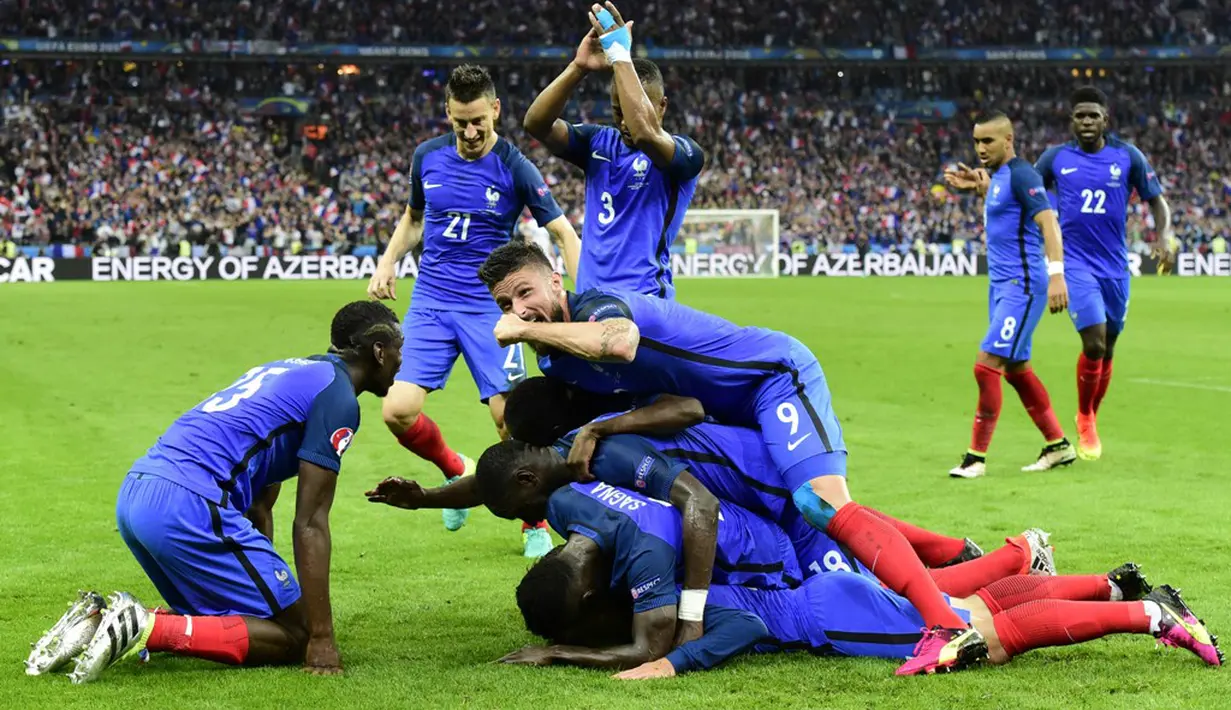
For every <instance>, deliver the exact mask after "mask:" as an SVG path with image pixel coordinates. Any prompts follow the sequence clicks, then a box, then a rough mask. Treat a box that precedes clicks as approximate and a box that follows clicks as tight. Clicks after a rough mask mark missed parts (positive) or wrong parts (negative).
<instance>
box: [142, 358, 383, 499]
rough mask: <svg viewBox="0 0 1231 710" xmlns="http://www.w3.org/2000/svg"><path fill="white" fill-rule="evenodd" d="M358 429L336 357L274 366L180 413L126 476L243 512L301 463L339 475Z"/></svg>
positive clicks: (346, 377) (355, 406)
mask: <svg viewBox="0 0 1231 710" xmlns="http://www.w3.org/2000/svg"><path fill="white" fill-rule="evenodd" d="M358 430H359V401H358V399H357V398H356V396H355V387H354V385H353V384H352V383H351V378H350V374H349V373H348V371H347V368H346V364H345V363H343V362H342V360H341V359H340V358H338V357H336V356H334V355H317V356H313V357H309V358H291V359H288V360H277V361H275V362H271V363H267V364H265V365H261V366H259V367H254V368H252V369H251V370H249V371H248V372H246V373H245V374H244V376H243V377H240V378H239V379H238V380H236V381H235V383H234V384H232V385H231V386H230V387H228V388H226V389H224V390H221V391H220V392H218V393H216V394H214V395H211V396H210V397H208V398H206V399H205V401H203V402H201V403H200V404H198V405H197V406H195V407H193V408H192V409H190V410H188V411H187V412H185V413H184V414H183V415H181V416H180V418H179V419H176V420H175V423H174V424H172V425H171V427H170V428H169V429H167V431H166V432H165V433H164V434H163V435H162V436H161V437H159V438H158V442H157V443H155V444H154V445H153V446H152V447H150V449H149V451H148V452H146V454H145V456H142V457H141V458H140V459H137V462H136V463H134V464H133V466H132V470H133V472H136V473H145V474H149V475H153V476H158V477H159V478H164V479H166V480H168V481H172V482H174V483H176V484H179V485H181V486H183V487H184V488H187V489H188V490H190V491H192V492H194V493H196V494H197V495H200V496H202V497H204V498H206V499H207V500H210V501H213V502H215V503H217V504H218V505H219V506H220V507H223V508H234V509H236V510H239V511H241V512H243V511H246V510H247V509H248V506H250V505H251V504H252V499H253V497H254V496H255V495H256V494H257V493H259V492H260V491H261V489H262V488H264V487H265V486H268V485H270V484H273V483H279V482H281V481H284V480H286V479H288V478H291V477H292V476H295V475H296V474H297V473H298V472H299V462H300V461H301V460H302V461H307V462H309V463H313V464H316V465H317V466H320V467H321V468H324V469H328V470H330V471H335V472H336V471H338V470H340V469H341V466H342V454H343V452H345V451H346V448H347V447H348V446H349V445H350V443H351V440H352V439H353V438H354V436H355V432H357V431H358Z"/></svg>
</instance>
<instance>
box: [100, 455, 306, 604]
mask: <svg viewBox="0 0 1231 710" xmlns="http://www.w3.org/2000/svg"><path fill="white" fill-rule="evenodd" d="M115 517H116V522H117V523H118V524H119V528H120V537H122V538H124V542H125V544H127V545H128V549H129V550H132V553H133V556H134V557H136V558H137V562H138V563H139V564H140V565H141V568H142V569H144V570H145V573H146V575H148V576H149V578H150V581H151V582H153V583H154V586H155V587H157V588H158V592H159V594H161V595H162V598H163V600H165V601H166V602H167V604H168V605H169V606H170V607H171V608H172V609H173V610H174V611H175V613H177V614H189V615H199V616H233V615H241V616H255V617H259V618H262V619H268V618H271V617H274V616H277V615H278V614H280V613H282V611H283V610H284V609H286V608H287V607H289V606H291V605H292V604H294V603H295V602H297V601H299V582H297V581H296V580H295V576H294V575H293V574H291V569H290V567H289V566H288V565H287V564H286V562H285V561H283V559H282V558H281V557H280V556H279V555H278V553H277V552H275V551H274V546H273V543H272V542H270V541H269V538H267V537H265V536H264V535H262V534H261V533H259V532H257V529H256V528H254V527H253V526H252V523H251V522H250V521H249V520H248V519H247V518H245V517H244V516H243V515H242V514H241V513H239V512H238V511H236V510H235V509H234V508H219V507H218V506H217V505H216V504H214V503H213V502H211V501H208V500H206V499H205V498H202V497H201V496H199V495H197V494H196V493H193V492H192V491H190V490H188V489H187V488H184V487H182V486H180V485H178V484H175V483H172V482H171V481H168V480H166V479H164V478H159V477H158V476H153V475H151V474H148V473H129V474H128V477H127V478H125V479H124V484H123V485H122V486H121V487H120V497H119V500H118V501H117V502H116V506H115Z"/></svg>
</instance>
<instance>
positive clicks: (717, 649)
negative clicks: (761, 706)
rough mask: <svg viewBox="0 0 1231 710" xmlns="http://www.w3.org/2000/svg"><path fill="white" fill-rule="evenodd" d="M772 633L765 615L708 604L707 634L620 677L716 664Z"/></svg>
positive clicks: (640, 677) (642, 677)
mask: <svg viewBox="0 0 1231 710" xmlns="http://www.w3.org/2000/svg"><path fill="white" fill-rule="evenodd" d="M768 635H769V629H768V628H766V626H765V622H764V621H762V620H761V617H759V616H757V615H756V614H753V613H751V612H747V611H742V610H739V609H729V608H726V607H715V606H708V607H706V608H705V634H704V635H703V636H701V637H700V638H698V639H696V640H694V641H689V642H688V643H686V644H684V645H682V646H680V647H678V648H676V649H675V650H673V651H672V652H671V653H668V654H667V655H666V657H665V658H660V659H658V660H657V661H650V662H649V663H643V664H641V665H640V666H637V667H636V668H633V669H630V670H627V671H624V672H622V673H617V674H615V675H614V676H612V677H613V678H616V679H619V680H646V679H649V678H670V677H672V676H676V675H679V674H680V673H687V672H689V671H702V670H709V669H710V668H714V667H715V666H718V665H719V664H722V663H724V662H726V661H727V660H730V659H731V658H733V657H735V656H738V655H740V654H741V653H745V652H747V651H748V650H750V649H751V648H752V647H753V646H755V645H756V644H757V642H758V641H760V640H761V639H763V638H765V637H766V636H768Z"/></svg>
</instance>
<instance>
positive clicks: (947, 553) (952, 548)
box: [868, 508, 983, 568]
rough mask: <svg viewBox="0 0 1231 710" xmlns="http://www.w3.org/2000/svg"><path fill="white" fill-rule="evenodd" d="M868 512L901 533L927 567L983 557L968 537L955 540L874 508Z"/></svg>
mask: <svg viewBox="0 0 1231 710" xmlns="http://www.w3.org/2000/svg"><path fill="white" fill-rule="evenodd" d="M868 512H870V513H872V515H875V516H876V517H878V518H880V519H881V520H884V521H885V522H887V523H889V524H890V525H892V526H893V527H895V528H897V531H898V532H900V533H902V536H903V537H905V538H906V541H907V542H909V543H910V546H911V548H912V549H914V551H915V554H916V555H919V561H921V562H922V563H923V564H924V565H926V566H928V567H932V568H941V567H949V566H952V565H957V564H961V563H963V562H969V561H971V560H976V559H978V558H980V557H982V556H983V550H982V549H981V548H980V547H979V546H978V545H976V544H975V542H974V540H971V539H970V538H968V537H967V538H956V537H949V536H948V535H941V534H940V533H936V532H932V531H931V530H927V529H925V528H921V527H919V526H917V525H911V524H910V523H908V522H906V521H903V520H898V519H897V518H895V517H893V516H891V515H886V514H885V513H883V512H882V511H879V510H876V509H875V508H868Z"/></svg>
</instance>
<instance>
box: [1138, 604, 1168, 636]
mask: <svg viewBox="0 0 1231 710" xmlns="http://www.w3.org/2000/svg"><path fill="white" fill-rule="evenodd" d="M1141 605H1142V606H1143V607H1145V611H1146V616H1148V617H1150V633H1152V634H1156V633H1158V632H1159V630H1160V628H1159V625H1160V624H1161V623H1162V621H1163V610H1162V608H1161V607H1159V605H1158V603H1157V602H1151V601H1144V602H1141Z"/></svg>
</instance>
